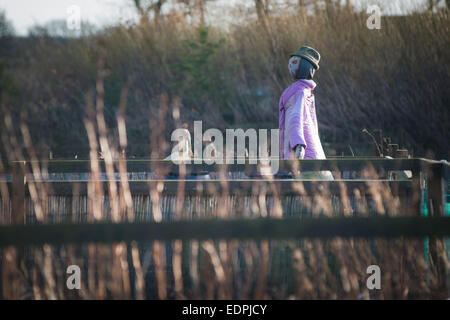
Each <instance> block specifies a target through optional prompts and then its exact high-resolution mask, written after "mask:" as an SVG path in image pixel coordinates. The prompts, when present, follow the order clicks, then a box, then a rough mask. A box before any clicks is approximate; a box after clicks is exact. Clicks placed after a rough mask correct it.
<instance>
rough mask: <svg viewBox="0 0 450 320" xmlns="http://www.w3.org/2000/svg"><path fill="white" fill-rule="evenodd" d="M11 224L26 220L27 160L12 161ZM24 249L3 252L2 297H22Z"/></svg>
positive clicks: (9, 248)
mask: <svg viewBox="0 0 450 320" xmlns="http://www.w3.org/2000/svg"><path fill="white" fill-rule="evenodd" d="M11 169H12V170H11V175H12V178H11V180H12V186H11V224H24V222H25V175H24V172H25V161H17V162H13V163H12V167H11ZM23 257H24V253H23V249H21V248H17V247H14V246H11V247H7V248H5V249H4V250H3V252H2V259H1V264H2V265H1V269H2V270H1V271H2V274H1V276H2V283H1V288H0V289H1V290H2V298H3V299H9V300H17V299H21V297H22V296H21V289H22V288H23V285H24V283H23V279H22V278H21V275H20V272H19V271H18V270H19V268H20V267H19V266H20V265H21V264H22V262H23Z"/></svg>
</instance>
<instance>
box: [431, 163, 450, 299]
mask: <svg viewBox="0 0 450 320" xmlns="http://www.w3.org/2000/svg"><path fill="white" fill-rule="evenodd" d="M444 170H445V167H444V163H435V164H431V165H429V166H428V170H427V173H428V197H429V201H428V207H429V213H430V216H431V217H440V216H444V215H445V202H446V199H445V184H444V182H445V175H444ZM429 247H430V257H431V261H432V263H433V265H434V268H435V270H436V276H437V279H438V288H439V290H438V292H439V293H440V294H439V296H438V297H436V298H447V297H448V291H447V290H448V289H447V268H446V263H445V261H444V258H443V257H442V255H443V254H445V244H444V239H443V238H442V237H439V238H437V237H431V238H430V245H429Z"/></svg>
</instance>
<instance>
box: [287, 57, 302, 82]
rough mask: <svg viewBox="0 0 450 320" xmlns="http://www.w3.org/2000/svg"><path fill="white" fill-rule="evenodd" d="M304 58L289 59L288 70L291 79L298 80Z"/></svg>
mask: <svg viewBox="0 0 450 320" xmlns="http://www.w3.org/2000/svg"><path fill="white" fill-rule="evenodd" d="M301 60H302V58H300V57H297V56H293V57H291V58H290V59H289V63H288V69H289V73H290V75H291V77H292V78H293V79H297V73H298V69H299V68H300V62H301Z"/></svg>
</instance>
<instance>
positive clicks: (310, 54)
mask: <svg viewBox="0 0 450 320" xmlns="http://www.w3.org/2000/svg"><path fill="white" fill-rule="evenodd" d="M293 56H297V57H302V58H305V59H306V60H308V61H309V62H311V63H312V65H313V66H314V68H315V69H316V70H318V69H319V61H320V54H319V52H317V50H316V49H313V48H311V47H307V46H303V47H301V48H300V49H298V50H297V52H295V53H293V54H291V57H293Z"/></svg>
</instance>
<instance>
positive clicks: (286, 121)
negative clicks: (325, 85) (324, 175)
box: [279, 79, 326, 159]
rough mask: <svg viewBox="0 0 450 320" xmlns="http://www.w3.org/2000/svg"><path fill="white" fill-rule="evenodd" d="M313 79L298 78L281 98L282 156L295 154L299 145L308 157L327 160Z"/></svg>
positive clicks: (287, 157) (286, 156) (285, 157)
mask: <svg viewBox="0 0 450 320" xmlns="http://www.w3.org/2000/svg"><path fill="white" fill-rule="evenodd" d="M315 87H316V83H315V82H314V81H313V80H303V79H300V80H297V81H296V82H294V83H293V84H291V85H290V86H289V87H288V88H287V89H286V90H284V92H283V94H282V95H281V98H280V103H279V115H280V118H279V129H280V158H281V159H289V158H290V157H292V156H293V153H294V148H295V146H296V145H297V144H302V145H304V146H305V159H326V157H325V153H324V151H323V148H322V144H321V142H320V138H319V129H318V125H317V116H316V108H315V102H314V94H313V93H312V91H313V90H314V88H315Z"/></svg>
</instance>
